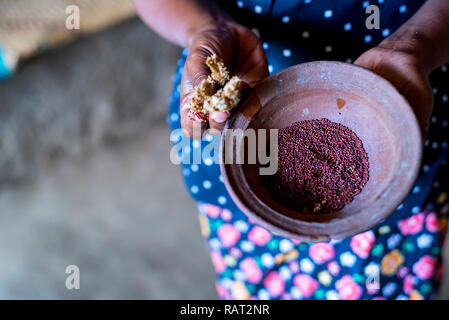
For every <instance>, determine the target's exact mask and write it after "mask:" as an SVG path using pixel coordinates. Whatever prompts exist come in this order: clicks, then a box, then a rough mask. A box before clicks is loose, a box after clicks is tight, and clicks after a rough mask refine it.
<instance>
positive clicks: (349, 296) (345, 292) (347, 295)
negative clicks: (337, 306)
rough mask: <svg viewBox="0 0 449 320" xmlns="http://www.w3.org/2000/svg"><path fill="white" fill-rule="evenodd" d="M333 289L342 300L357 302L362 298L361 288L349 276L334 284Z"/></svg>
mask: <svg viewBox="0 0 449 320" xmlns="http://www.w3.org/2000/svg"><path fill="white" fill-rule="evenodd" d="M335 287H336V288H337V290H338V294H339V296H340V298H341V299H342V300H357V299H359V298H360V297H361V296H362V288H360V286H359V285H358V284H357V283H355V281H354V280H353V279H352V277H351V276H350V275H345V276H343V277H342V278H341V279H340V280H338V281H337V282H336V283H335Z"/></svg>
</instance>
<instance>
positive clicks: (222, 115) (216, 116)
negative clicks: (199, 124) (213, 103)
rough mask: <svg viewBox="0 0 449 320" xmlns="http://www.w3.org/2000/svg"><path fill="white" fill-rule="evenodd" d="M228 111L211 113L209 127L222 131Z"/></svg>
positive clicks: (227, 117) (228, 114)
mask: <svg viewBox="0 0 449 320" xmlns="http://www.w3.org/2000/svg"><path fill="white" fill-rule="evenodd" d="M229 116H230V112H229V111H225V112H222V111H219V112H212V113H211V114H210V116H209V127H210V128H211V129H216V130H218V131H220V132H221V131H223V129H224V127H225V125H226V121H227V120H228V119H229Z"/></svg>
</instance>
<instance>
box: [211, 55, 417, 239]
mask: <svg viewBox="0 0 449 320" xmlns="http://www.w3.org/2000/svg"><path fill="white" fill-rule="evenodd" d="M323 65H324V66H326V65H328V66H330V65H332V67H337V68H338V67H339V66H340V67H345V68H348V67H349V68H354V70H355V71H356V72H359V73H361V74H363V73H365V74H366V76H369V77H372V78H374V79H375V80H376V81H379V82H380V83H383V85H385V86H386V87H390V88H391V90H392V92H393V91H394V94H396V95H398V99H399V100H401V103H402V105H404V106H405V107H406V108H404V110H405V112H406V113H408V115H407V116H408V117H410V118H411V119H412V123H410V124H409V125H410V126H411V128H413V129H412V130H413V131H414V133H413V134H414V136H416V139H417V141H416V145H417V148H415V153H414V154H413V155H412V156H410V160H413V161H412V162H411V164H410V169H411V170H412V174H409V175H408V178H407V179H406V180H407V181H406V182H407V186H406V187H403V188H400V189H399V191H396V194H397V196H396V198H397V199H401V200H400V201H395V202H397V204H394V205H389V206H387V208H388V210H384V212H383V213H382V214H380V215H379V217H378V218H377V219H375V220H374V221H372V222H371V223H366V224H363V223H362V224H360V225H359V226H356V227H353V228H351V230H350V231H348V230H344V231H337V230H334V231H327V232H322V233H321V234H320V233H317V234H305V233H303V232H302V233H298V231H297V229H296V232H295V229H294V225H296V223H300V224H302V225H304V226H306V225H309V226H310V227H311V228H317V227H319V228H318V229H323V225H324V226H325V225H329V226H330V225H332V223H335V221H343V220H345V219H347V217H340V218H338V217H335V218H334V219H332V221H331V222H327V223H323V222H310V221H307V222H305V221H303V220H299V219H292V218H290V217H287V216H285V215H283V214H281V213H278V212H277V211H275V210H274V209H272V208H271V207H270V206H268V205H267V204H266V203H265V202H264V201H263V200H261V199H259V197H258V196H257V195H256V194H255V193H254V192H253V191H252V190H251V188H250V186H249V184H248V183H247V181H246V179H243V180H241V181H239V182H243V185H240V186H239V185H238V184H237V182H236V178H237V177H245V175H244V173H243V169H242V165H239V164H225V162H224V147H223V146H224V140H225V137H226V135H225V134H222V136H221V142H220V155H219V159H220V171H221V175H222V178H223V182H224V184H225V187H226V189H227V191H228V193H229V195H230V196H231V198H232V200H233V201H234V202H235V204H236V205H237V207H238V208H239V209H240V210H242V212H243V213H244V214H245V215H246V216H248V217H249V218H250V219H251V220H252V221H253V222H255V223H256V224H259V225H260V226H262V227H264V228H266V229H268V230H270V231H271V232H272V233H274V234H276V235H279V236H283V237H286V238H291V239H296V240H299V241H303V242H321V241H329V240H332V239H334V240H338V239H343V238H347V237H349V236H352V235H355V234H358V233H361V232H364V231H366V230H368V229H371V228H372V227H374V226H376V225H377V224H378V223H380V222H381V221H383V220H384V219H386V218H387V217H388V216H390V215H391V214H393V213H394V211H395V209H396V208H397V206H398V205H399V204H400V203H401V202H402V201H403V200H404V199H405V198H406V197H407V195H408V194H409V193H410V191H411V189H412V187H413V185H414V183H415V180H416V178H417V176H418V174H419V168H420V164H421V160H422V153H423V148H422V135H421V131H420V128H419V124H418V120H417V118H416V115H415V112H414V111H413V109H412V107H411V106H410V104H409V103H408V101H407V100H406V99H405V97H404V96H403V95H402V94H401V93H400V92H399V91H398V90H397V89H396V88H395V87H394V85H393V84H391V83H390V82H389V81H388V80H386V79H385V78H383V77H381V76H380V75H378V74H376V73H374V72H372V71H371V70H368V69H366V68H363V67H360V66H357V65H353V64H348V63H345V62H340V61H313V62H306V63H302V64H297V65H294V66H291V67H289V68H286V69H283V70H281V71H279V72H277V73H275V74H272V75H270V76H269V77H267V78H265V79H264V80H262V81H261V82H260V83H258V84H257V85H256V86H255V87H254V88H253V90H252V92H255V89H256V88H258V87H260V86H261V85H263V84H264V83H266V82H268V81H271V80H273V79H274V78H276V77H278V76H279V75H280V74H282V73H286V72H291V70H292V69H297V71H300V70H304V69H305V68H311V67H312V68H313V67H318V66H321V67H323ZM250 96H251V94H250V95H249V96H248V98H250ZM248 98H247V99H248ZM245 101H246V100H245ZM245 101H243V103H244V102H245ZM243 103H242V104H243ZM242 117H245V116H244V115H243V113H242V112H241V109H238V110H237V111H236V113H235V114H234V116H233V117H232V118H231V119H230V120H229V121H228V122H227V124H226V126H225V129H224V130H227V129H235V128H238V127H237V126H238V125H239V122H241V121H242ZM245 193H246V194H245ZM255 202H257V204H258V207H257V206H256V207H257V209H258V210H259V211H260V209H262V210H264V211H266V212H267V213H265V214H264V216H265V217H267V216H270V215H273V216H272V217H271V220H270V221H269V220H267V219H266V218H264V217H263V216H262V215H261V214H258V212H257V210H256V208H255V205H254V203H255ZM291 220H294V221H296V223H292V221H291ZM319 225H320V226H319Z"/></svg>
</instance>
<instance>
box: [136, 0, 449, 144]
mask: <svg viewBox="0 0 449 320" xmlns="http://www.w3.org/2000/svg"><path fill="white" fill-rule="evenodd" d="M134 5H135V7H136V9H137V12H138V14H139V15H140V17H141V18H142V20H143V21H144V22H145V23H146V24H147V25H149V26H150V27H151V28H152V29H153V30H155V31H156V32H157V33H159V34H160V35H161V36H162V37H164V38H165V39H167V40H169V41H171V42H173V43H175V44H177V45H180V46H182V47H185V48H188V49H189V55H188V57H187V60H186V63H185V66H184V70H183V75H182V81H181V99H180V101H181V103H180V114H181V126H182V129H183V131H184V133H185V134H186V135H187V136H189V137H193V128H194V127H198V126H199V127H202V129H203V130H204V129H206V128H207V127H210V128H212V129H218V130H222V129H223V128H224V125H225V123H226V120H227V119H228V117H229V113H228V112H214V113H212V114H210V117H209V122H208V123H205V122H202V121H200V119H195V117H192V116H191V115H189V101H190V98H191V97H192V93H193V88H195V87H196V86H197V85H198V84H199V83H200V82H201V81H202V80H203V79H205V78H207V76H208V75H209V70H208V68H207V66H206V64H205V60H206V58H207V57H208V56H209V55H211V54H215V55H217V57H219V58H221V59H223V61H224V63H225V65H226V66H227V68H228V69H229V70H230V71H231V74H232V75H237V76H239V77H240V78H241V79H242V80H243V81H245V82H246V83H248V84H249V85H254V84H255V83H257V82H258V81H260V80H262V79H264V78H265V77H267V76H268V63H267V59H266V56H265V52H264V50H263V48H262V44H261V43H260V41H259V40H258V38H257V37H256V35H255V34H254V33H253V32H252V31H251V30H249V29H247V28H246V27H244V26H242V25H240V24H238V23H237V22H235V21H234V20H233V19H232V18H231V17H230V16H229V15H227V14H226V13H225V12H224V11H223V10H221V9H220V8H219V7H218V5H216V4H215V3H214V2H213V1H207V0H134ZM448 61H449V6H448V5H447V0H428V1H427V2H426V3H425V4H424V5H423V6H422V7H421V8H420V9H419V10H418V12H416V13H415V15H414V16H413V17H412V18H410V19H409V20H408V21H407V22H406V23H405V24H403V25H402V26H401V28H399V29H398V30H397V31H396V32H395V33H393V34H392V35H391V36H389V37H388V38H386V39H385V40H384V41H382V42H381V43H380V44H379V45H378V46H376V47H374V48H372V49H370V50H368V51H366V52H365V53H363V54H362V55H361V56H360V57H359V58H358V59H357V60H356V61H355V62H354V64H356V65H359V66H361V67H364V68H367V69H370V70H372V71H374V72H375V73H377V74H379V75H380V76H382V77H384V78H385V79H387V80H389V81H390V82H391V83H392V84H393V85H394V86H395V87H396V88H397V89H398V90H399V92H401V93H402V94H403V95H404V96H405V97H406V99H407V100H408V101H409V103H410V105H411V106H412V107H413V109H414V111H415V114H416V116H417V119H418V121H419V124H420V127H421V130H422V133H423V136H425V134H426V132H427V129H428V125H429V119H430V115H431V113H432V108H433V94H432V88H431V86H430V82H429V74H430V72H431V71H432V70H434V69H435V68H438V67H440V66H441V65H443V64H444V63H446V62H448ZM195 137H198V136H195Z"/></svg>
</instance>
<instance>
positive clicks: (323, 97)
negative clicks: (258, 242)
mask: <svg viewBox="0 0 449 320" xmlns="http://www.w3.org/2000/svg"><path fill="white" fill-rule="evenodd" d="M322 118H327V119H329V120H330V121H333V122H337V123H341V124H343V125H345V126H347V127H348V128H349V129H351V130H352V131H354V132H355V133H356V134H357V136H358V137H359V138H360V139H361V140H362V142H363V146H364V149H365V151H366V153H367V154H368V157H369V180H368V182H367V183H366V185H365V186H364V188H363V190H362V192H361V193H360V194H359V195H357V196H356V197H355V199H354V200H353V201H352V202H351V203H350V204H348V205H346V206H345V207H344V208H343V209H342V210H341V211H338V212H333V213H326V214H313V213H304V212H299V211H294V210H291V209H289V208H288V207H286V206H284V205H283V204H281V203H279V202H277V201H276V200H274V199H273V198H272V196H271V194H270V193H269V192H268V191H267V190H266V188H265V186H264V184H263V183H262V177H261V176H260V173H259V165H257V164H236V163H235V162H234V163H231V164H222V173H223V177H224V179H225V184H226V187H227V188H228V191H229V192H230V194H231V197H232V198H233V200H234V201H235V202H236V203H237V205H238V206H239V207H240V208H241V209H242V210H243V212H244V213H246V214H247V215H248V216H249V217H250V218H252V219H254V220H256V221H257V222H258V223H260V224H262V225H264V226H265V227H267V228H268V229H270V230H272V231H273V232H275V233H278V234H280V235H283V236H287V237H290V238H296V239H298V240H302V241H324V240H329V239H332V238H333V239H338V238H344V237H347V236H350V235H353V234H356V233H358V232H362V231H364V230H367V229H369V228H370V227H372V226H374V225H375V224H377V223H378V222H380V221H381V220H383V219H385V218H386V217H387V216H388V215H389V214H391V213H392V212H393V211H394V209H395V208H396V207H397V206H398V205H399V204H400V202H401V201H402V200H403V199H404V197H405V196H406V195H407V193H408V192H409V190H410V188H411V187H412V185H413V183H414V180H415V178H416V175H417V172H418V168H419V164H420V158H421V135H420V131H419V127H418V124H417V121H416V118H415V116H414V114H413V112H412V110H411V108H410V106H409V105H408V103H407V102H406V100H405V99H404V98H403V97H402V96H401V95H400V94H399V93H398V92H397V91H396V90H395V88H394V87H393V86H392V85H391V84H390V83H388V82H387V81H386V80H384V79H382V78H381V77H379V76H377V75H375V74H374V73H372V72H370V71H367V70H365V69H362V68H360V67H356V66H353V65H350V64H345V63H339V62H324V61H320V62H312V63H306V64H301V65H297V66H294V67H291V68H288V69H285V70H283V71H281V72H279V73H277V74H275V75H272V76H271V77H269V78H267V79H266V80H265V81H263V82H262V83H261V84H260V85H258V86H257V87H256V88H255V89H254V91H253V92H252V94H251V95H250V97H248V99H247V100H246V101H245V103H244V104H243V105H242V107H241V108H240V109H239V111H238V112H237V113H236V115H235V116H234V117H233V119H232V120H231V122H230V123H229V125H228V128H230V129H236V128H238V129H243V130H246V129H281V128H284V127H287V126H289V125H290V124H292V123H293V122H297V121H301V120H312V119H322ZM266 136H267V138H268V137H269V135H268V130H267V135H266ZM223 137H225V135H223ZM222 146H223V144H222ZM224 154H225V150H224V148H222V155H224ZM234 154H236V152H234ZM222 163H223V161H222Z"/></svg>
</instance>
